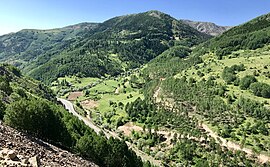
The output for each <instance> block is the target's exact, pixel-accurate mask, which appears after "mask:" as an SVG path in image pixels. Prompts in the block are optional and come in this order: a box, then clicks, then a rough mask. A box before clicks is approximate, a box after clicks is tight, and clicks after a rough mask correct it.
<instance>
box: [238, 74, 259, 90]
mask: <svg viewBox="0 0 270 167" xmlns="http://www.w3.org/2000/svg"><path fill="white" fill-rule="evenodd" d="M254 82H257V79H256V78H255V77H254V76H252V75H247V76H245V77H244V78H242V79H241V81H240V85H239V86H240V89H242V90H246V89H248V88H249V86H250V85H251V84H252V83H254Z"/></svg>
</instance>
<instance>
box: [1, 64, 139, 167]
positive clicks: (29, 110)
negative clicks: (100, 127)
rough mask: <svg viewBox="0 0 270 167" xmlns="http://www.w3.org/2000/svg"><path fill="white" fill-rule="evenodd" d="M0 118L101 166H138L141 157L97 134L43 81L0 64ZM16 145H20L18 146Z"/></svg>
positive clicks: (121, 144)
mask: <svg viewBox="0 0 270 167" xmlns="http://www.w3.org/2000/svg"><path fill="white" fill-rule="evenodd" d="M0 98H1V101H0V121H1V123H2V121H4V123H5V124H7V125H9V126H12V127H14V128H16V129H17V130H20V131H22V132H25V133H28V134H29V135H31V136H33V137H37V138H40V139H42V140H44V141H47V142H49V143H51V144H54V145H57V146H59V147H61V148H65V149H66V150H68V151H71V152H73V153H75V154H79V155H80V156H83V157H84V158H86V159H89V160H91V161H93V162H95V163H96V164H98V165H100V166H119V165H120V166H125V165H127V166H134V167H141V166H142V162H141V159H140V158H138V157H137V156H136V154H135V153H134V152H133V151H131V150H130V149H129V148H128V146H127V145H126V143H125V142H123V141H119V140H117V139H113V138H110V139H107V138H106V137H104V136H101V135H98V134H96V133H95V132H94V131H93V130H92V129H91V128H89V127H88V126H87V125H85V124H84V122H82V121H80V120H79V119H78V118H77V117H74V116H73V115H72V114H70V113H68V112H67V111H66V110H65V109H64V108H63V106H61V105H59V104H57V102H56V98H55V96H54V94H53V93H52V92H51V90H50V89H48V88H47V87H46V86H45V85H43V84H42V83H40V82H39V81H35V80H33V79H30V78H28V77H24V76H23V75H21V73H20V71H19V70H18V69H17V68H15V67H12V66H9V65H0ZM18 149H19V148H18Z"/></svg>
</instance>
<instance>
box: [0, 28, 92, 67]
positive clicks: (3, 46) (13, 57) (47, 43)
mask: <svg viewBox="0 0 270 167" xmlns="http://www.w3.org/2000/svg"><path fill="white" fill-rule="evenodd" d="M96 26H97V24H96V23H81V24H77V25H73V26H68V27H64V28H58V29H51V30H34V29H33V30H31V29H26V30H22V31H19V32H17V33H12V34H7V35H4V36H1V37H0V60H1V62H5V61H6V62H8V63H12V64H14V65H16V66H18V67H20V68H26V66H28V65H30V64H31V62H33V61H35V60H36V59H37V58H39V57H43V59H45V60H46V58H47V60H48V58H50V57H51V56H53V55H54V54H57V53H59V52H61V51H62V50H63V49H64V48H67V47H68V46H69V45H70V43H72V42H74V40H75V39H76V38H81V35H82V34H83V33H84V32H85V31H89V30H91V29H94V28H95V27H96ZM29 62H30V63H29Z"/></svg>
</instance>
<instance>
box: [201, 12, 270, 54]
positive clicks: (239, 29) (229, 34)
mask: <svg viewBox="0 0 270 167" xmlns="http://www.w3.org/2000/svg"><path fill="white" fill-rule="evenodd" d="M269 36H270V14H266V15H263V16H260V17H258V18H255V19H253V20H251V21H249V22H247V23H245V24H242V25H239V26H236V27H233V28H232V29H230V30H228V31H226V32H225V33H224V34H222V35H221V36H219V37H216V38H213V39H211V40H209V41H208V42H206V43H204V44H202V45H201V47H198V50H200V52H201V54H204V53H206V52H211V53H215V54H216V55H217V56H218V57H219V58H221V57H222V56H226V55H228V54H231V53H232V52H234V51H237V50H241V49H256V48H261V47H263V46H264V45H266V44H269V43H270V38H269Z"/></svg>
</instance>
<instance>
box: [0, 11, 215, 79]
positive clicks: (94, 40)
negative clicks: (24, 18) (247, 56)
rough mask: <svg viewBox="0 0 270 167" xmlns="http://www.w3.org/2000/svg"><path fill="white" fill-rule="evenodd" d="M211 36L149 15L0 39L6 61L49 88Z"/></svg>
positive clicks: (122, 67) (102, 73)
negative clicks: (57, 81) (58, 80)
mask: <svg viewBox="0 0 270 167" xmlns="http://www.w3.org/2000/svg"><path fill="white" fill-rule="evenodd" d="M209 38H210V36H208V35H206V34H204V33H201V32H199V31H197V30H195V29H193V28H192V27H190V26H188V25H186V24H184V23H182V22H181V21H178V20H177V19H174V18H172V17H171V16H169V15H167V14H164V13H161V12H158V11H150V12H145V13H139V14H133V15H126V16H120V17H115V18H113V19H110V20H108V21H105V22H104V23H101V24H80V25H78V26H73V27H67V28H64V29H56V30H48V31H36V30H23V31H20V32H18V33H16V34H9V35H5V36H2V37H1V39H0V41H1V42H0V43H1V44H0V49H1V50H2V52H1V59H2V60H5V61H7V62H9V63H13V64H15V65H16V66H19V67H20V68H22V70H23V71H24V72H25V73H27V74H29V75H30V76H32V77H34V78H36V79H38V80H42V81H45V82H46V83H49V82H50V81H53V80H55V79H56V78H58V77H64V76H65V75H78V76H85V77H101V76H105V75H112V76H115V75H117V74H120V73H121V72H123V71H125V70H128V69H130V68H135V67H139V66H140V65H142V64H144V63H147V62H148V61H150V60H152V59H153V58H155V57H156V56H157V55H159V54H161V53H162V52H163V51H165V50H166V49H168V48H169V47H171V46H174V45H184V46H188V47H191V46H193V45H195V44H198V43H200V42H203V41H205V40H206V39H209Z"/></svg>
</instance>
